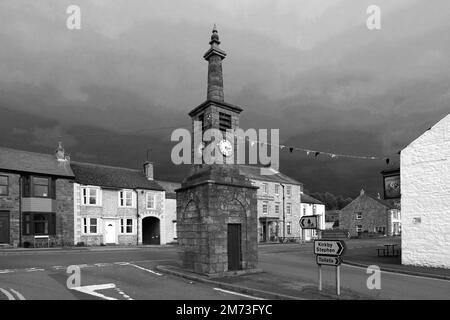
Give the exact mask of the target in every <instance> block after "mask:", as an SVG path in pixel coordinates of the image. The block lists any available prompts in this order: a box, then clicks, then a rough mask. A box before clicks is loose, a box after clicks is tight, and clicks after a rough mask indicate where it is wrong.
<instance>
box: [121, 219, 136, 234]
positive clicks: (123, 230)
mask: <svg viewBox="0 0 450 320" xmlns="http://www.w3.org/2000/svg"><path fill="white" fill-rule="evenodd" d="M129 220H130V221H131V225H129V224H128V221H129ZM134 225H135V223H134V219H133V218H121V219H120V234H134V230H135V227H134ZM130 226H131V231H130V232H128V227H130Z"/></svg>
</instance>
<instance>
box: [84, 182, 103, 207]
mask: <svg viewBox="0 0 450 320" xmlns="http://www.w3.org/2000/svg"><path fill="white" fill-rule="evenodd" d="M85 190H86V191H88V190H89V192H87V193H86V196H85V195H84V191H85ZM91 190H95V204H91V203H90V198H91ZM85 200H86V201H87V202H85ZM81 205H82V206H90V207H99V206H101V205H102V189H101V188H99V187H95V186H83V187H81Z"/></svg>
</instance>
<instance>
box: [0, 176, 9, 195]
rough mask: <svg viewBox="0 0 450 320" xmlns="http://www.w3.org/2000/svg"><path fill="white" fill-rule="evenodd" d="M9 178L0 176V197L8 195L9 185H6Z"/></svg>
mask: <svg viewBox="0 0 450 320" xmlns="http://www.w3.org/2000/svg"><path fill="white" fill-rule="evenodd" d="M8 180H9V177H7V176H0V196H7V195H8V194H9V190H8V187H9V183H8Z"/></svg>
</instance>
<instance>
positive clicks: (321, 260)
mask: <svg viewBox="0 0 450 320" xmlns="http://www.w3.org/2000/svg"><path fill="white" fill-rule="evenodd" d="M316 262H317V264H318V265H322V264H323V265H327V266H338V265H340V264H341V262H342V259H341V258H340V257H333V256H320V255H317V256H316Z"/></svg>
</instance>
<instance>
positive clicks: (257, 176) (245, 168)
mask: <svg viewBox="0 0 450 320" xmlns="http://www.w3.org/2000/svg"><path fill="white" fill-rule="evenodd" d="M261 168H262V167H260V166H249V165H240V166H239V172H240V173H241V174H243V175H245V176H246V177H247V178H249V179H254V180H264V181H271V182H278V183H287V184H296V185H300V186H303V184H302V183H301V182H298V181H297V180H295V179H292V178H291V177H289V176H287V175H285V174H283V173H281V172H278V171H275V170H274V169H271V170H273V173H274V174H271V175H262V174H261Z"/></svg>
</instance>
